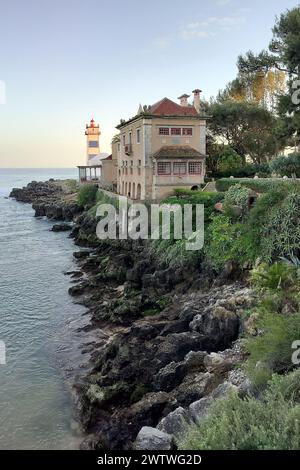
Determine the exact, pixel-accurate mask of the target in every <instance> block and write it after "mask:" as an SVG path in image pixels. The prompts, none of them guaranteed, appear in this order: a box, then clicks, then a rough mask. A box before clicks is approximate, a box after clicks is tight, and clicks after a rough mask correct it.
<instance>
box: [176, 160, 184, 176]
mask: <svg viewBox="0 0 300 470" xmlns="http://www.w3.org/2000/svg"><path fill="white" fill-rule="evenodd" d="M173 173H174V175H185V174H186V163H179V162H178V163H173Z"/></svg>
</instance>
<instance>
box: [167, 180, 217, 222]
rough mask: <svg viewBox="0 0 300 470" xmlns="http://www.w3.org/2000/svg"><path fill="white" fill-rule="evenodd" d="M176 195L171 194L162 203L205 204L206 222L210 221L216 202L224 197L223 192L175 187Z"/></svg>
mask: <svg viewBox="0 0 300 470" xmlns="http://www.w3.org/2000/svg"><path fill="white" fill-rule="evenodd" d="M174 193H175V197H174V196H173V197H172V196H171V197H169V198H167V199H165V200H164V201H162V203H166V204H180V205H181V206H184V204H203V205H204V217H205V223H208V222H209V219H210V216H211V215H212V214H213V212H214V211H215V204H216V203H217V202H221V201H223V199H224V194H223V193H210V192H203V191H192V190H190V189H180V188H179V189H175V190H174Z"/></svg>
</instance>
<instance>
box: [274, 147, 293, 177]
mask: <svg viewBox="0 0 300 470" xmlns="http://www.w3.org/2000/svg"><path fill="white" fill-rule="evenodd" d="M270 168H271V170H272V171H274V172H275V173H277V174H279V175H281V176H289V177H297V178H299V177H300V154H299V153H293V154H292V155H288V156H287V157H285V156H281V157H278V158H275V159H274V160H271V162H270Z"/></svg>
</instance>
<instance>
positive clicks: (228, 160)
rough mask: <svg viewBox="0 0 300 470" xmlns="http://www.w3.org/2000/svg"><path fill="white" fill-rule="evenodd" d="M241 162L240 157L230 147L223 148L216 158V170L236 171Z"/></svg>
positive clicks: (222, 171) (221, 171)
mask: <svg viewBox="0 0 300 470" xmlns="http://www.w3.org/2000/svg"><path fill="white" fill-rule="evenodd" d="M242 163H243V160H242V157H241V156H240V155H239V154H238V153H237V152H236V151H235V150H234V149H233V148H231V147H227V148H225V149H224V150H223V152H222V153H221V154H220V156H219V158H218V163H217V170H218V172H220V173H224V172H229V173H230V172H234V171H237V170H238V169H239V168H240V167H241V165H242Z"/></svg>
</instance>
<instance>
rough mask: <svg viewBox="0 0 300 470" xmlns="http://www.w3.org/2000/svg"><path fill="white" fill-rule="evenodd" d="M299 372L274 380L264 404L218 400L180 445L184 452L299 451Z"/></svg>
mask: <svg viewBox="0 0 300 470" xmlns="http://www.w3.org/2000/svg"><path fill="white" fill-rule="evenodd" d="M299 390H300V371H299V370H297V371H295V372H293V373H291V374H288V375H286V376H283V377H278V376H276V375H275V376H273V378H272V380H271V381H270V383H269V388H268V390H267V391H266V392H265V393H264V394H263V396H262V399H261V400H255V399H254V398H246V399H244V400H242V399H241V398H239V397H238V396H237V395H236V394H232V395H231V396H230V397H229V398H225V399H221V400H217V401H216V402H215V404H214V405H213V406H212V408H211V411H210V413H209V415H208V416H207V417H206V418H204V420H203V421H202V422H201V424H200V425H198V426H193V427H191V428H190V429H189V431H188V432H187V434H186V436H185V437H184V439H183V440H182V441H181V442H180V445H179V447H180V449H185V450H271V449H277V450H292V449H299V447H300V432H299V431H300V429H299V427H300V426H299V423H300V404H299Z"/></svg>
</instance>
